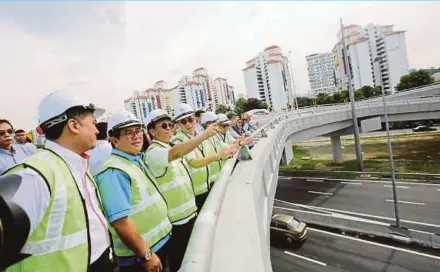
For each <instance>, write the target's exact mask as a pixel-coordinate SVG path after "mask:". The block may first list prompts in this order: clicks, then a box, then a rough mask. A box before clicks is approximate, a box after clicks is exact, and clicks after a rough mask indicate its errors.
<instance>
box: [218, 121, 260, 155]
mask: <svg viewBox="0 0 440 272" xmlns="http://www.w3.org/2000/svg"><path fill="white" fill-rule="evenodd" d="M217 117H218V128H219V133H218V134H217V135H216V139H217V140H218V141H219V142H221V143H222V144H229V145H232V146H234V147H242V146H246V144H248V143H250V142H252V141H253V139H252V138H250V137H239V138H237V139H236V138H234V137H233V136H232V134H231V132H230V131H231V130H230V126H231V120H229V118H228V117H227V115H226V114H223V113H220V114H218V115H217ZM242 151H243V150H242ZM248 151H249V150H246V151H245V152H248ZM241 156H243V154H241Z"/></svg>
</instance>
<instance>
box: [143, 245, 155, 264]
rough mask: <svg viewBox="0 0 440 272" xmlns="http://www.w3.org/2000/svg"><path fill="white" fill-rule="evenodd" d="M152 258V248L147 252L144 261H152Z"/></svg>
mask: <svg viewBox="0 0 440 272" xmlns="http://www.w3.org/2000/svg"><path fill="white" fill-rule="evenodd" d="M151 256H153V252H152V251H151V248H150V249H148V250H147V251H145V253H144V255H143V256H142V259H144V260H145V261H149V260H151Z"/></svg>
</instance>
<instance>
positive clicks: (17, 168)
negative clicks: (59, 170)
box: [2, 162, 52, 196]
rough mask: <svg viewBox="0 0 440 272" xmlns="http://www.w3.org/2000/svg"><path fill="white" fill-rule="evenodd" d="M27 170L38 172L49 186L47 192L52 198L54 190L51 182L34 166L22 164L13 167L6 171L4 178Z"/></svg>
mask: <svg viewBox="0 0 440 272" xmlns="http://www.w3.org/2000/svg"><path fill="white" fill-rule="evenodd" d="M26 168H29V169H32V170H33V171H34V172H36V173H37V174H38V175H39V176H40V177H41V178H42V179H43V180H44V183H45V184H46V186H47V190H49V195H50V196H52V189H51V188H50V185H49V182H48V181H47V179H46V177H45V176H44V175H43V173H41V171H40V170H38V169H37V168H35V167H34V166H32V165H30V164H27V163H26V162H22V163H20V164H17V165H14V166H12V167H11V168H9V169H7V170H6V171H4V172H3V174H2V176H4V175H7V174H11V172H15V171H20V170H22V169H26Z"/></svg>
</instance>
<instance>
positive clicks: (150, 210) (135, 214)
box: [97, 154, 171, 257]
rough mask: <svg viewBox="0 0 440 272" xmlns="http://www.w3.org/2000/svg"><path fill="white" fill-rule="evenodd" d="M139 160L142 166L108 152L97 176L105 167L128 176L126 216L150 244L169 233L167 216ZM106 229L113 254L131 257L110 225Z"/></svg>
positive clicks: (169, 224)
mask: <svg viewBox="0 0 440 272" xmlns="http://www.w3.org/2000/svg"><path fill="white" fill-rule="evenodd" d="M139 163H140V164H141V166H142V167H143V168H144V169H141V168H140V167H139V166H137V165H136V164H135V163H134V162H131V161H130V160H128V159H126V158H124V157H122V156H119V155H115V154H112V155H110V157H109V158H108V160H107V161H106V162H105V163H104V167H103V168H102V170H101V172H100V173H98V174H97V175H99V174H101V173H103V172H105V171H107V170H108V169H118V170H119V171H122V172H123V173H125V174H127V175H128V176H129V177H130V179H131V185H130V194H131V205H132V206H131V209H130V216H129V217H130V219H131V220H132V221H133V222H134V224H135V225H136V228H137V230H138V232H139V234H140V235H141V236H142V238H143V239H144V241H147V242H148V244H149V246H150V247H153V246H154V245H155V244H156V243H157V242H159V241H160V240H161V239H163V238H164V237H165V236H167V235H168V234H169V233H170V232H171V222H170V220H169V219H168V214H167V213H168V208H167V204H166V202H165V200H164V199H163V197H162V196H161V195H160V194H159V192H158V191H157V188H156V185H155V182H156V181H155V180H154V178H153V176H152V175H151V173H150V171H149V170H148V168H147V166H146V165H145V164H144V163H143V162H141V161H139ZM144 171H145V172H144ZM106 193H107V192H104V191H103V192H102V197H103V198H112V195H106ZM110 232H111V234H112V237H113V245H114V249H115V254H116V255H117V256H120V257H122V256H135V253H134V252H133V251H132V250H131V249H130V248H128V247H127V246H126V245H125V244H124V243H123V242H122V241H121V239H120V238H119V236H118V234H117V232H116V230H115V229H114V228H113V227H112V228H110Z"/></svg>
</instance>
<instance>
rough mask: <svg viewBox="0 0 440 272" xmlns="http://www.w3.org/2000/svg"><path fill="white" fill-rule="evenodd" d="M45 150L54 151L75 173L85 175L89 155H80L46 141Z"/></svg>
mask: <svg viewBox="0 0 440 272" xmlns="http://www.w3.org/2000/svg"><path fill="white" fill-rule="evenodd" d="M45 148H46V149H49V150H52V151H53V152H55V153H57V154H58V155H59V156H60V157H62V158H63V159H64V160H65V161H66V163H67V164H68V165H69V168H71V169H72V170H75V171H80V172H83V173H85V172H86V171H87V167H88V161H87V160H88V155H87V154H86V153H84V154H83V155H81V156H80V155H78V154H76V153H75V152H73V151H71V150H69V149H67V148H65V147H63V146H61V145H59V144H57V143H55V142H53V141H49V140H47V141H46V144H45Z"/></svg>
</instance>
